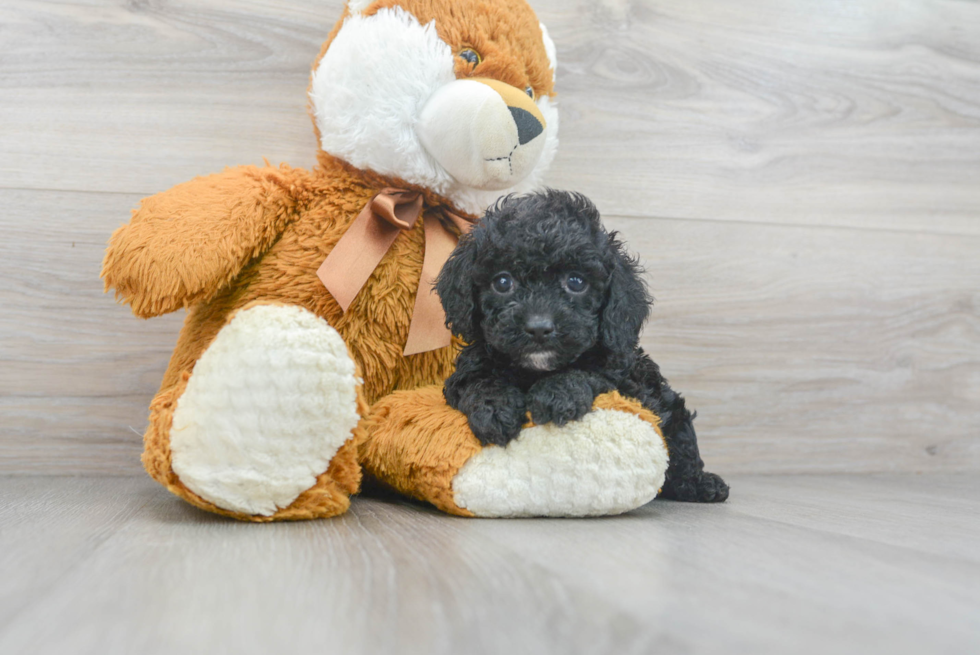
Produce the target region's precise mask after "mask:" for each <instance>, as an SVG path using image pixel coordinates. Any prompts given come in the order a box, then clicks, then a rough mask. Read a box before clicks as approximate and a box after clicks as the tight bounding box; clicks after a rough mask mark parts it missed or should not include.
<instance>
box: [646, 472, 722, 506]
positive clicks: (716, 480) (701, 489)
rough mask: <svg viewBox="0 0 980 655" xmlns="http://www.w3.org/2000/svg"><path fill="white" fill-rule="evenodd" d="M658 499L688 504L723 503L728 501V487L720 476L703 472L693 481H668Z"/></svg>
mask: <svg viewBox="0 0 980 655" xmlns="http://www.w3.org/2000/svg"><path fill="white" fill-rule="evenodd" d="M660 497H661V498H665V499H667V500H680V501H684V502H688V503H723V502H725V501H726V500H728V485H727V484H725V481H724V480H722V479H721V476H719V475H716V474H714V473H708V472H707V471H704V472H703V473H701V475H700V476H698V477H697V478H696V479H693V480H691V479H688V480H670V479H668V480H667V482H666V483H664V486H663V489H662V490H661V492H660Z"/></svg>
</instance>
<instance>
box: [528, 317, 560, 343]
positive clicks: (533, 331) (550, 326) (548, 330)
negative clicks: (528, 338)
mask: <svg viewBox="0 0 980 655" xmlns="http://www.w3.org/2000/svg"><path fill="white" fill-rule="evenodd" d="M524 331H525V332H527V333H528V334H530V335H532V336H533V337H534V338H535V339H543V338H544V337H547V336H551V334H552V333H553V332H554V331H555V322H554V321H553V320H551V317H550V316H544V315H542V314H535V315H533V316H531V317H529V318H528V319H527V323H525V324H524Z"/></svg>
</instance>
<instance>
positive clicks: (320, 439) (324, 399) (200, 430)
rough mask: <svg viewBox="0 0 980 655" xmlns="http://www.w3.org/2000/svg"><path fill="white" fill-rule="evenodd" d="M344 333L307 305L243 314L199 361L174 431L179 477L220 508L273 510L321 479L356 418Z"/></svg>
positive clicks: (254, 309)
mask: <svg viewBox="0 0 980 655" xmlns="http://www.w3.org/2000/svg"><path fill="white" fill-rule="evenodd" d="M358 383H359V380H358V379H357V376H356V371H355V368H354V362H353V361H352V360H351V358H350V355H349V354H348V352H347V347H346V346H345V345H344V341H343V339H342V338H341V337H340V335H339V334H338V333H337V331H336V330H334V329H333V328H332V327H330V326H329V325H328V324H327V322H326V321H324V320H323V319H321V318H319V317H317V316H316V315H314V314H312V313H311V312H309V311H307V310H305V309H302V308H300V307H293V306H278V305H260V306H256V307H252V308H250V309H247V310H244V311H241V312H239V313H238V314H237V315H235V317H234V318H233V319H232V320H231V322H230V323H228V324H227V325H226V326H225V327H223V328H222V329H221V331H220V332H219V333H218V336H217V337H215V339H214V341H213V342H212V343H211V345H210V346H209V347H208V349H207V350H206V351H205V352H204V354H203V355H202V356H201V358H200V359H199V360H198V362H197V364H196V365H195V367H194V372H193V374H192V375H191V378H190V380H189V381H188V384H187V389H186V390H185V391H184V393H183V395H182V396H181V397H180V400H179V401H178V402H177V408H176V410H175V411H174V418H173V427H172V428H171V430H170V449H171V453H172V466H173V470H174V472H175V473H176V474H177V476H178V477H179V478H180V481H181V482H182V483H183V484H184V485H185V486H186V487H187V488H188V489H190V490H191V491H193V492H194V493H196V494H197V495H199V496H200V497H201V498H204V499H205V500H208V501H210V502H212V503H214V504H215V505H217V506H218V507H221V508H224V509H228V510H233V511H236V512H241V513H243V514H257V515H262V516H269V515H271V514H274V513H275V512H276V510H277V509H279V508H283V507H287V506H288V505H289V504H290V503H292V502H293V501H294V500H295V499H296V498H297V496H299V495H300V494H301V493H302V492H303V491H305V490H306V489H309V488H310V487H312V486H313V485H314V484H315V483H316V478H317V476H318V475H320V474H321V473H323V472H324V471H325V470H326V469H327V467H328V466H329V464H330V460H331V459H332V458H333V456H334V455H335V454H336V453H337V450H338V449H339V448H340V447H341V446H342V445H343V444H344V442H345V441H347V439H348V438H349V437H350V434H351V430H353V429H354V426H356V425H357V422H358V420H359V418H360V417H359V415H358V413H357V391H356V387H357V384H358Z"/></svg>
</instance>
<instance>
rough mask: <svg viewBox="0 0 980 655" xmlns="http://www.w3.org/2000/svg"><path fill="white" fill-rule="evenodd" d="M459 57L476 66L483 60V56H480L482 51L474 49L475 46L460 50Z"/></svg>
mask: <svg viewBox="0 0 980 655" xmlns="http://www.w3.org/2000/svg"><path fill="white" fill-rule="evenodd" d="M459 58H460V59H465V60H466V61H468V62H469V63H471V64H473V65H474V66H476V65H477V64H479V63H480V62H481V61H483V57H481V56H480V53H479V52H477V51H476V50H474V49H473V48H463V49H462V50H460V51H459Z"/></svg>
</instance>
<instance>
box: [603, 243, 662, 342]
mask: <svg viewBox="0 0 980 655" xmlns="http://www.w3.org/2000/svg"><path fill="white" fill-rule="evenodd" d="M609 236H610V238H609V258H608V259H607V264H610V265H611V269H612V272H611V273H610V275H609V284H608V287H607V289H606V304H605V306H604V307H603V309H602V315H601V319H600V320H601V323H600V326H599V338H600V339H601V340H602V345H604V346H605V347H606V348H608V349H609V350H611V351H613V352H614V353H620V354H624V355H628V354H630V353H632V351H633V349H634V348H636V344H637V341H638V340H639V338H640V328H642V327H643V323H644V321H646V320H647V316H648V315H649V313H650V304H651V302H652V298H651V297H650V294H649V293H648V292H647V288H646V285H644V284H643V278H642V269H641V268H640V266H639V263H638V262H637V260H636V259H635V258H633V257H630V256H629V255H628V254H627V253H626V249H625V247H624V246H623V245H622V244H621V243H620V242H619V241H618V240H617V239H616V235H615V234H611V235H609Z"/></svg>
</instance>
